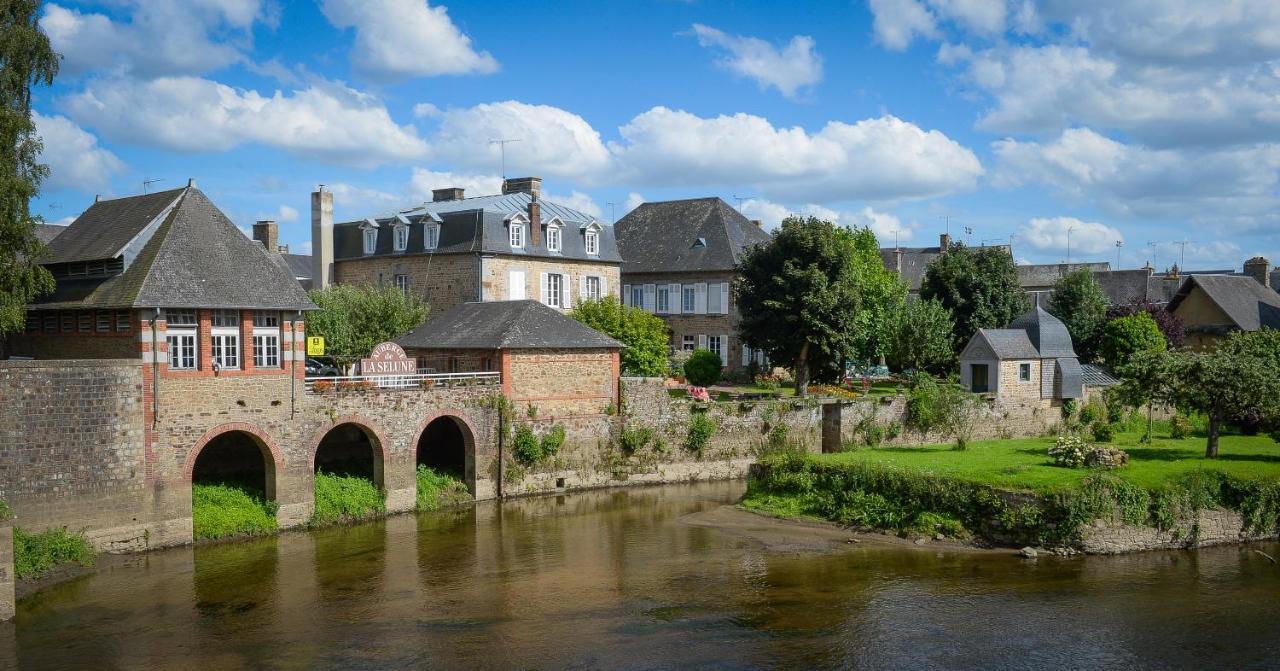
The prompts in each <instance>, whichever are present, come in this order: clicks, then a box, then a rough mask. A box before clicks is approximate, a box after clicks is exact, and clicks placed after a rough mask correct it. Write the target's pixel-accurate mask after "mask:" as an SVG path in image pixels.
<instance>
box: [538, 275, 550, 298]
mask: <svg viewBox="0 0 1280 671" xmlns="http://www.w3.org/2000/svg"><path fill="white" fill-rule="evenodd" d="M538 281H539V282H540V283H541V287H542V291H541V294H540V296H541V297H542V304H543V305H548V304H550V303H551V293H550V291H549V290H548V289H547V274H546V273H538Z"/></svg>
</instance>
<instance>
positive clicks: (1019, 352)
mask: <svg viewBox="0 0 1280 671" xmlns="http://www.w3.org/2000/svg"><path fill="white" fill-rule="evenodd" d="M978 334H979V335H980V336H981V337H982V339H983V340H986V341H987V344H988V345H989V346H990V347H991V351H992V352H994V353H995V355H996V358H998V359H1001V360H1007V359H1039V358H1040V353H1039V352H1037V351H1036V348H1035V346H1034V345H1032V344H1031V340H1030V339H1029V338H1028V337H1027V332H1026V331H1023V330H1021V329H978Z"/></svg>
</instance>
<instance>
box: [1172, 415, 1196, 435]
mask: <svg viewBox="0 0 1280 671" xmlns="http://www.w3.org/2000/svg"><path fill="white" fill-rule="evenodd" d="M1191 433H1192V427H1191V418H1189V417H1187V416H1186V415H1182V414H1177V415H1174V416H1173V419H1170V420H1169V437H1170V438H1173V439H1174V440H1177V439H1179V438H1186V437H1187V436H1190V435H1191Z"/></svg>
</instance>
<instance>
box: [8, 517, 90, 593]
mask: <svg viewBox="0 0 1280 671" xmlns="http://www.w3.org/2000/svg"><path fill="white" fill-rule="evenodd" d="M95 554H96V553H95V552H94V550H93V546H91V545H89V541H87V540H85V537H84V534H81V533H77V532H72V531H67V530H66V528H65V527H64V528H61V529H49V530H48V531H42V532H40V533H37V534H29V533H27V532H25V531H23V530H22V529H18V528H15V529H14V530H13V573H14V575H15V576H16V577H17V578H18V579H19V580H30V579H35V578H39V577H41V576H44V575H46V574H48V573H49V572H50V571H53V570H54V569H56V568H58V567H59V566H61V565H63V564H66V563H70V562H75V563H77V564H80V565H81V566H93V558H94V556H95Z"/></svg>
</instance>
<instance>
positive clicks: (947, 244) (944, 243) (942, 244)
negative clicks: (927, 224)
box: [938, 233, 951, 252]
mask: <svg viewBox="0 0 1280 671" xmlns="http://www.w3.org/2000/svg"><path fill="white" fill-rule="evenodd" d="M938 249H940V250H941V251H944V252H945V251H947V250H948V249H951V234H950V233H943V234H942V235H939V236H938Z"/></svg>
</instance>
